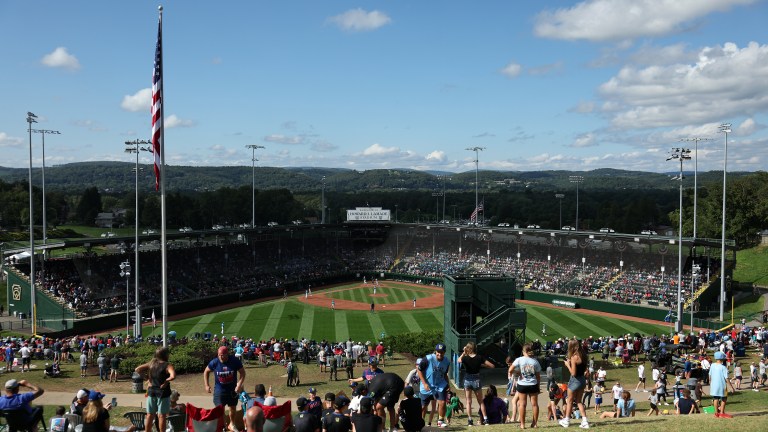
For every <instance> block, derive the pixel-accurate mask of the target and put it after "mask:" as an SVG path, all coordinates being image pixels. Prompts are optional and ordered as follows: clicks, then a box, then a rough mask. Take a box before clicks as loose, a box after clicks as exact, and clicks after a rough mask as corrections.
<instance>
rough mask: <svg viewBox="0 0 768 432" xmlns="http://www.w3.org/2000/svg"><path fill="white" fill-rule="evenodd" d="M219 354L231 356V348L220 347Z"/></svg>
mask: <svg viewBox="0 0 768 432" xmlns="http://www.w3.org/2000/svg"><path fill="white" fill-rule="evenodd" d="M218 354H219V355H222V354H229V348H227V347H225V346H220V347H219V351H218Z"/></svg>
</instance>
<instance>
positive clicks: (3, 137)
mask: <svg viewBox="0 0 768 432" xmlns="http://www.w3.org/2000/svg"><path fill="white" fill-rule="evenodd" d="M23 144H24V141H23V140H22V139H21V138H16V137H12V136H9V135H8V134H7V133H5V132H0V148H2V147H21V146H22V145H23Z"/></svg>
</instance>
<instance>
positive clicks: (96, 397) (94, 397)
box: [88, 390, 105, 400]
mask: <svg viewBox="0 0 768 432" xmlns="http://www.w3.org/2000/svg"><path fill="white" fill-rule="evenodd" d="M104 396H105V395H104V393H100V392H97V391H96V390H91V392H90V393H88V400H101V399H104Z"/></svg>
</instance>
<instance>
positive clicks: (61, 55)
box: [40, 47, 80, 71]
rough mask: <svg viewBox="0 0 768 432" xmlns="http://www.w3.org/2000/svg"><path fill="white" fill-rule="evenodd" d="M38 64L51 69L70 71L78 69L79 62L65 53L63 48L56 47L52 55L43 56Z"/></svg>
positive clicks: (65, 50)
mask: <svg viewBox="0 0 768 432" xmlns="http://www.w3.org/2000/svg"><path fill="white" fill-rule="evenodd" d="M40 62H41V63H42V64H44V65H45V66H48V67H52V68H62V69H68V70H72V71H75V70H78V69H80V62H79V61H78V60H77V57H75V56H73V55H72V54H70V53H69V52H67V49H66V48H65V47H58V48H56V49H55V50H53V52H52V53H50V54H46V55H44V56H43V58H42V60H40Z"/></svg>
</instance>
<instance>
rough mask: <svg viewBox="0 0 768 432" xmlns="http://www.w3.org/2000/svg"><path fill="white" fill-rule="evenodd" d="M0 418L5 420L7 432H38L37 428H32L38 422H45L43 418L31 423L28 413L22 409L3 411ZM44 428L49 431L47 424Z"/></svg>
mask: <svg viewBox="0 0 768 432" xmlns="http://www.w3.org/2000/svg"><path fill="white" fill-rule="evenodd" d="M0 417H3V418H5V426H6V430H7V432H21V431H28V432H37V428H33V427H32V426H33V425H34V424H37V423H38V422H43V419H42V417H40V418H39V419H35V420H33V421H32V422H30V421H29V420H28V418H27V413H26V412H25V411H23V410H20V409H15V410H2V411H0ZM43 428H44V429H45V430H48V429H47V427H46V425H45V423H43Z"/></svg>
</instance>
